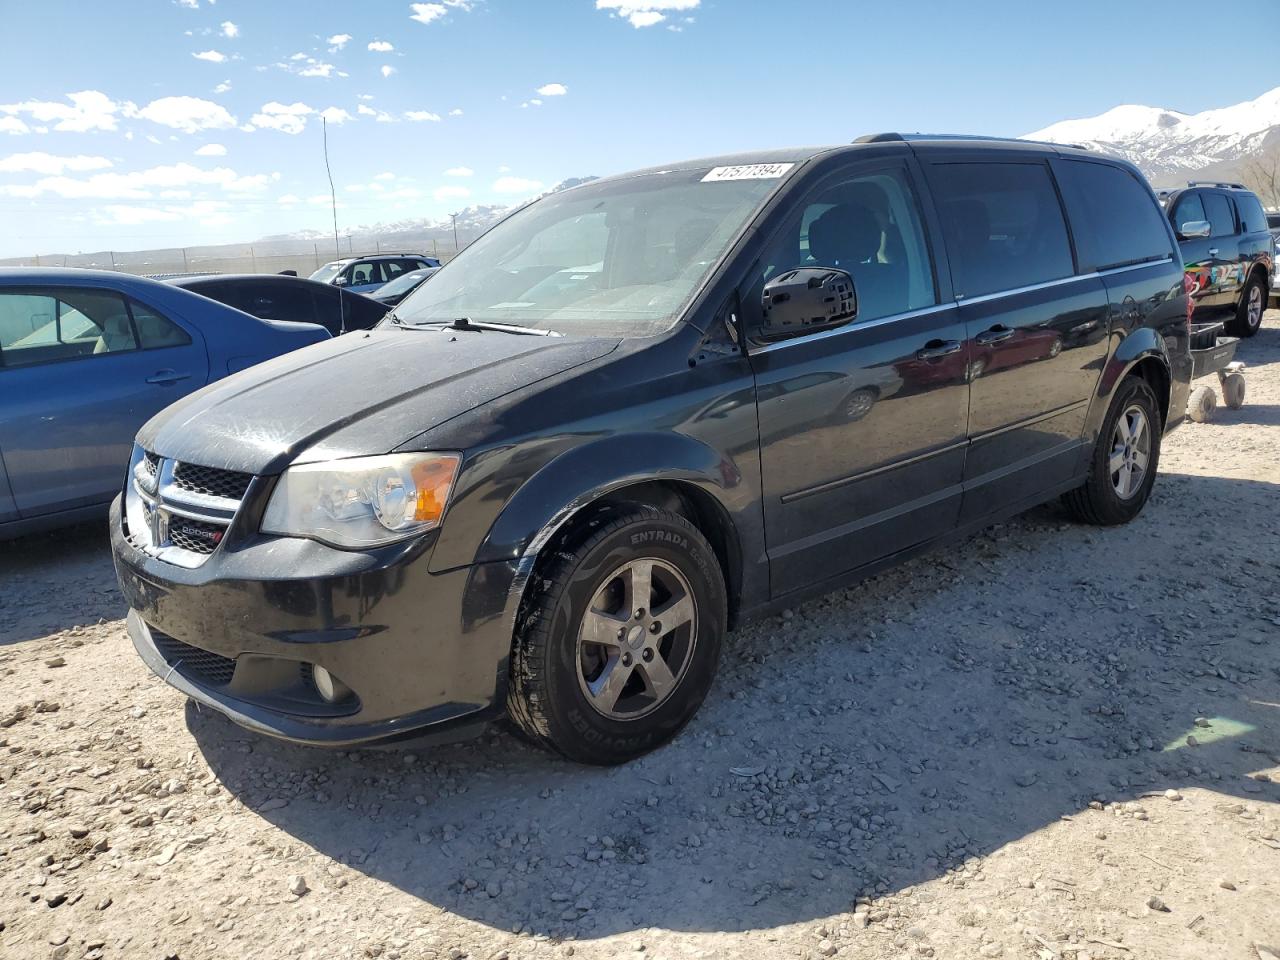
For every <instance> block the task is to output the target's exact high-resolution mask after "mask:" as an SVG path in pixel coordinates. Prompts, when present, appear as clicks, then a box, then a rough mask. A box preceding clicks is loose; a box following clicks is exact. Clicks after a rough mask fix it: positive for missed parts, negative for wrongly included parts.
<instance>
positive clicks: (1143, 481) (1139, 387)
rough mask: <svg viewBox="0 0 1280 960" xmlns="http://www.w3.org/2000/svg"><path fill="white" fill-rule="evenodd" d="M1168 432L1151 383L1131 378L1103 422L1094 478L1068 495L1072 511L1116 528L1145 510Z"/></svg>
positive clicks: (1123, 384) (1065, 500)
mask: <svg viewBox="0 0 1280 960" xmlns="http://www.w3.org/2000/svg"><path fill="white" fill-rule="evenodd" d="M1162 432H1163V424H1162V422H1161V419H1160V406H1159V404H1158V403H1157V402H1156V395H1155V393H1154V392H1152V390H1151V387H1150V385H1149V384H1148V383H1147V382H1146V381H1145V380H1143V379H1141V378H1139V377H1126V378H1125V379H1124V380H1122V381H1121V383H1120V386H1119V387H1118V388H1117V389H1116V393H1115V396H1114V398H1113V399H1112V401H1111V409H1110V410H1108V411H1107V418H1106V420H1105V421H1104V422H1103V424H1102V431H1101V433H1099V435H1098V441H1097V443H1096V444H1095V446H1094V450H1093V456H1092V458H1091V459H1090V461H1089V476H1088V479H1087V480H1086V481H1085V482H1084V483H1083V484H1081V485H1080V486H1079V487H1077V488H1076V489H1075V490H1071V491H1069V492H1068V493H1067V494H1065V495H1064V496H1063V498H1062V501H1063V504H1064V505H1065V506H1066V508H1067V509H1068V510H1069V511H1070V512H1071V514H1072V515H1073V516H1074V517H1075V518H1076V519H1077V520H1080V521H1082V522H1084V523H1092V524H1095V525H1097V526H1111V525H1114V524H1119V523H1128V522H1129V521H1130V520H1132V519H1133V518H1134V517H1136V516H1137V515H1138V514H1139V513H1141V512H1142V508H1143V506H1144V505H1145V504H1146V502H1147V498H1148V497H1149V496H1150V495H1151V487H1152V485H1153V484H1154V483H1155V479H1156V468H1157V466H1158V465H1159V461H1160V438H1161V435H1162Z"/></svg>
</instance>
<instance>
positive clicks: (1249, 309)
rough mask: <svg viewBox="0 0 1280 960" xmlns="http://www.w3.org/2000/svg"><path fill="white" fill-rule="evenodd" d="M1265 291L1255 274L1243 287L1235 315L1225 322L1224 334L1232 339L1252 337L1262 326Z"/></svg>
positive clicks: (1265, 298)
mask: <svg viewBox="0 0 1280 960" xmlns="http://www.w3.org/2000/svg"><path fill="white" fill-rule="evenodd" d="M1266 305H1267V291H1266V288H1265V287H1264V286H1263V283H1262V280H1261V279H1260V278H1259V277H1258V275H1257V274H1256V273H1255V274H1254V275H1253V276H1251V277H1249V279H1248V281H1247V282H1246V283H1245V285H1244V291H1243V295H1242V296H1241V297H1240V305H1239V306H1238V307H1237V308H1236V315H1235V316H1234V317H1233V318H1232V319H1231V320H1230V321H1228V322H1227V327H1226V332H1227V333H1228V334H1230V335H1231V336H1233V337H1252V336H1253V335H1254V334H1255V333H1257V332H1258V329H1259V328H1260V327H1261V326H1262V311H1263V310H1264V309H1266Z"/></svg>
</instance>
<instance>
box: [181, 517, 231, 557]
mask: <svg viewBox="0 0 1280 960" xmlns="http://www.w3.org/2000/svg"><path fill="white" fill-rule="evenodd" d="M226 529H227V528H226V527H224V526H221V525H220V524H216V523H206V522H205V521H204V520H192V519H190V518H188V517H179V516H176V515H175V516H173V517H170V518H169V540H170V542H171V543H172V544H173V545H174V546H175V547H181V548H182V549H183V550H190V551H191V552H192V553H203V554H210V553H213V551H214V550H216V549H218V544H219V543H221V542H222V535H223V533H225V532H226Z"/></svg>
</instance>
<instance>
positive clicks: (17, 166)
mask: <svg viewBox="0 0 1280 960" xmlns="http://www.w3.org/2000/svg"><path fill="white" fill-rule="evenodd" d="M109 166H111V161H110V160H108V159H107V158H106V157H86V156H84V155H83V154H77V155H76V156H74V157H58V156H54V155H53V154H51V153H14V154H10V155H9V156H7V157H0V173H42V174H45V175H46V176H51V175H55V174H60V173H66V172H68V171H71V172H76V173H80V172H83V171H86V170H104V169H106V168H107V167H109Z"/></svg>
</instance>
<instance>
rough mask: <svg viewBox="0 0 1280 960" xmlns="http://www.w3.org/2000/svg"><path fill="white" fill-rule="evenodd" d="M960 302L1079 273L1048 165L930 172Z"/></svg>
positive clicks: (951, 166) (945, 167)
mask: <svg viewBox="0 0 1280 960" xmlns="http://www.w3.org/2000/svg"><path fill="white" fill-rule="evenodd" d="M930 179H931V181H932V182H933V186H934V193H935V195H936V196H937V200H938V205H939V212H940V214H941V216H942V228H943V232H944V235H945V236H946V240H947V249H948V251H949V253H950V256H951V262H952V270H953V272H954V276H953V280H954V282H955V287H956V296H957V297H977V296H981V295H983V294H986V293H996V292H998V291H1001V290H1012V289H1016V288H1018V287H1026V286H1031V285H1032V284H1037V283H1046V282H1048V281H1050V280H1060V279H1062V278H1064V277H1069V276H1071V275H1072V274H1073V273H1074V272H1075V264H1074V262H1073V260H1072V256H1071V243H1070V240H1069V239H1068V237H1067V225H1066V222H1065V221H1064V220H1063V217H1062V206H1061V204H1060V203H1059V202H1058V193H1057V191H1056V190H1055V189H1054V186H1053V181H1052V179H1051V178H1050V176H1049V169H1048V167H1046V166H1044V165H1043V164H1039V163H947V164H939V165H936V166H934V167H932V168H931V170H930Z"/></svg>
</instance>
